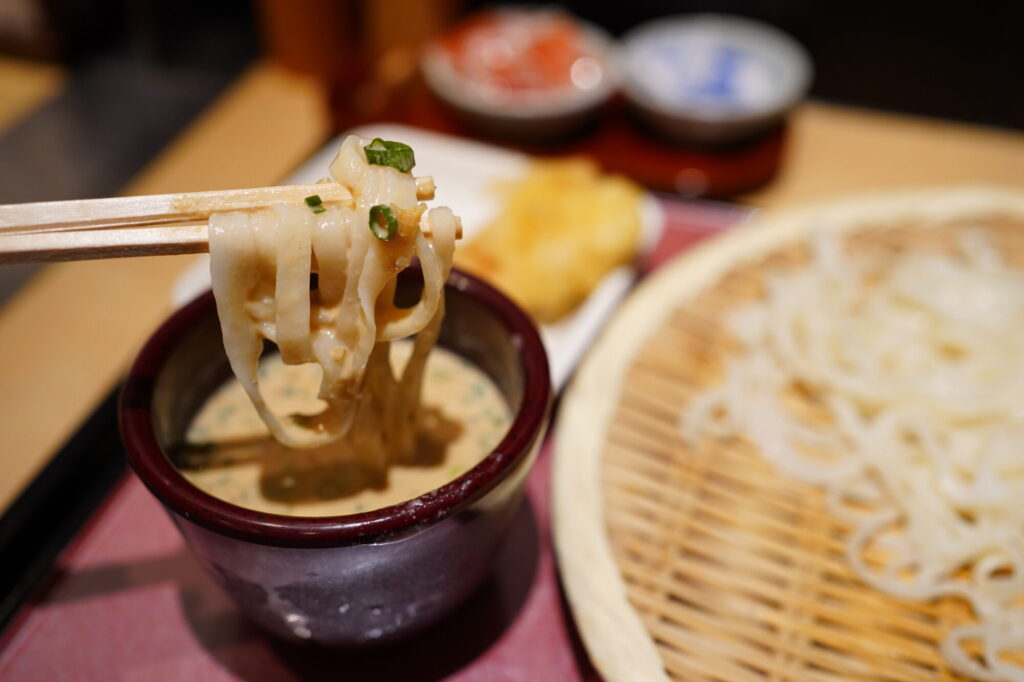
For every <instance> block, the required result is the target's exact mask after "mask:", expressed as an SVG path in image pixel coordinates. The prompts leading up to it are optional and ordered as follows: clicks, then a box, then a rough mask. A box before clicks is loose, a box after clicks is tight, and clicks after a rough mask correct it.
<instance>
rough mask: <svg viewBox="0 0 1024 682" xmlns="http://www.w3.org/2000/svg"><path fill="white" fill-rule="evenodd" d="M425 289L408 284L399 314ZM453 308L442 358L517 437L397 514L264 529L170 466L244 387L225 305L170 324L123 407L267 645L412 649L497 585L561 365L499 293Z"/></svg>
mask: <svg viewBox="0 0 1024 682" xmlns="http://www.w3.org/2000/svg"><path fill="white" fill-rule="evenodd" d="M410 270H411V269H410ZM419 281H420V278H419V277H418V273H411V274H410V273H409V271H406V272H403V273H402V276H400V278H399V293H398V296H399V300H401V298H402V297H403V296H406V297H415V296H416V295H417V293H418V289H419V287H420V286H421V284H420V283H419ZM445 296H446V306H447V313H446V315H445V319H444V324H443V327H442V331H441V336H440V339H439V345H440V346H442V347H444V348H446V349H447V350H449V351H452V352H454V353H456V354H458V355H460V356H462V357H463V358H465V359H466V360H468V361H470V362H471V363H473V364H474V365H476V366H477V367H479V368H480V369H481V370H483V371H484V373H486V374H487V375H488V376H489V377H490V378H491V380H492V381H493V382H494V383H495V385H496V386H497V387H498V389H499V390H500V391H501V393H502V395H503V396H504V398H505V399H506V401H507V402H508V405H509V407H510V410H511V412H512V415H513V421H512V423H511V426H510V427H509V430H508V432H507V433H506V434H505V436H504V438H503V439H502V440H501V442H500V443H499V444H498V445H497V446H496V447H495V448H494V449H493V450H492V451H491V452H490V453H489V454H488V455H487V456H486V457H485V458H484V459H483V460H482V461H481V462H480V463H479V464H478V465H477V466H475V467H474V468H472V469H470V470H469V471H467V472H466V473H465V474H463V475H461V476H459V477H458V478H456V479H454V480H452V481H451V482H449V483H447V484H446V485H444V486H442V487H441V488H439V489H436V490H433V491H430V492H428V493H426V494H424V495H421V496H420V497H417V498H415V499H412V500H409V501H407V502H404V503H401V504H397V505H394V506H390V507H385V508H382V509H377V510H372V511H368V512H364V513H359V514H352V515H347V516H334V517H298V516H283V515H276V514H265V513H260V512H256V511H253V510H250V509H245V508H242V507H238V506H235V505H232V504H229V503H227V502H224V501H222V500H220V499H217V498H215V497H212V496H210V495H208V494H206V493H204V492H202V491H201V490H199V489H198V488H196V487H194V486H193V485H192V484H190V483H189V482H188V481H187V480H186V479H185V478H184V477H183V476H182V475H181V473H179V471H178V470H177V469H176V468H175V466H174V465H173V464H172V462H171V459H170V458H169V457H168V453H169V452H173V450H174V449H175V447H177V446H178V445H179V444H180V443H181V442H182V440H183V438H184V435H185V432H186V430H187V429H188V426H189V423H190V422H191V420H192V418H193V417H194V416H195V414H196V413H197V412H198V410H199V409H200V408H201V407H202V405H203V403H204V401H205V400H206V399H207V398H208V397H209V396H210V394H211V393H212V392H213V391H214V390H215V389H216V388H217V387H219V386H220V385H221V384H223V382H224V381H226V380H227V379H228V378H230V376H231V374H230V369H229V367H228V362H227V358H226V357H225V355H224V349H223V346H222V341H221V334H220V326H219V323H218V320H217V313H216V309H215V305H214V300H213V295H212V294H211V293H207V294H204V295H203V296H200V297H199V298H197V299H196V300H195V301H193V302H192V303H191V304H189V305H187V306H185V307H184V308H182V309H181V310H179V311H178V312H176V313H175V314H174V315H173V316H172V317H171V318H170V319H169V320H167V322H165V323H164V324H163V326H161V327H160V328H159V329H158V330H157V331H156V333H155V334H153V336H152V337H151V338H150V339H149V341H148V342H147V343H146V345H145V347H144V348H143V349H142V351H141V353H140V354H139V356H138V358H137V359H136V361H135V363H134V365H133V366H132V368H131V371H130V373H129V376H128V380H127V382H126V384H125V387H124V391H123V393H122V396H121V404H120V427H121V436H122V439H123V441H124V444H125V448H126V450H127V452H128V458H129V461H130V463H131V466H132V468H133V469H134V470H135V472H136V474H137V475H138V476H139V478H140V479H142V482H143V483H145V485H146V486H147V487H148V488H149V490H150V491H151V492H152V493H153V494H154V495H155V496H156V497H157V498H158V499H159V500H160V502H162V503H163V505H164V507H165V508H166V509H167V511H168V512H169V514H170V516H171V518H172V520H173V521H174V523H175V524H176V525H177V527H178V530H179V531H180V532H181V534H182V537H183V538H184V539H185V542H186V543H187V545H188V546H189V548H190V549H191V551H192V553H193V554H194V555H195V557H196V558H197V559H198V560H199V562H200V563H201V564H202V566H203V567H204V568H205V569H206V570H207V571H208V572H209V574H210V575H211V576H212V577H213V578H214V580H216V581H217V582H218V583H219V584H220V585H221V586H222V587H223V588H224V589H225V590H226V591H227V592H228V594H230V595H231V596H232V597H233V598H234V600H235V602H236V603H237V604H238V607H239V609H241V610H242V611H243V612H244V613H245V614H246V615H247V616H249V617H250V618H251V619H252V620H254V621H255V622H256V623H258V624H259V625H261V626H262V627H264V628H265V629H267V630H268V631H270V632H272V633H275V634H277V635H280V636H281V637H283V638H286V639H289V640H292V641H311V642H316V643H318V644H322V645H326V646H358V645H360V644H365V643H368V642H383V641H387V640H393V639H397V638H399V637H401V636H403V635H407V634H411V633H413V632H415V631H417V630H421V629H423V628H425V627H427V626H428V625H430V624H431V623H434V622H436V621H437V620H439V619H440V618H441V617H443V616H444V615H446V614H447V613H449V612H450V611H452V610H453V609H454V608H455V607H456V606H457V605H459V604H460V603H461V602H462V601H464V600H465V599H466V598H467V597H468V596H469V595H470V594H471V593H472V592H473V591H474V589H476V587H477V586H478V585H479V584H480V583H481V582H482V580H483V578H484V577H485V576H486V575H487V573H488V571H489V570H490V568H491V566H492V564H493V560H494V558H495V555H496V553H497V551H498V549H499V548H500V546H501V543H502V541H503V539H504V537H505V535H506V531H507V530H508V529H509V527H510V525H511V523H512V521H513V519H514V517H515V515H516V512H517V511H518V509H519V506H520V504H521V502H522V498H523V487H524V486H523V484H524V482H525V479H526V475H527V473H528V472H529V469H530V466H531V465H532V464H533V461H534V460H535V458H536V454H537V450H538V448H539V445H540V443H541V440H542V437H543V434H544V430H545V428H546V425H547V420H548V414H549V410H550V407H551V399H552V389H551V382H550V378H549V375H548V363H547V357H546V355H545V352H544V347H543V345H542V344H541V340H540V337H539V335H538V333H537V330H536V328H535V327H534V325H533V323H532V322H531V321H530V320H529V318H528V317H527V316H526V315H525V314H524V313H523V312H522V311H520V310H519V309H518V308H517V307H516V306H515V305H514V304H513V303H512V302H511V301H510V300H509V299H508V298H506V297H505V296H504V295H502V294H501V293H499V292H498V291H497V290H495V289H494V288H493V287H491V286H489V285H488V284H485V283H484V282H482V281H480V280H479V279H476V278H474V277H471V276H469V275H466V274H464V273H461V272H458V271H454V272H452V274H451V277H450V278H449V280H448V284H447V285H446V288H445ZM452 416H453V417H457V415H452Z"/></svg>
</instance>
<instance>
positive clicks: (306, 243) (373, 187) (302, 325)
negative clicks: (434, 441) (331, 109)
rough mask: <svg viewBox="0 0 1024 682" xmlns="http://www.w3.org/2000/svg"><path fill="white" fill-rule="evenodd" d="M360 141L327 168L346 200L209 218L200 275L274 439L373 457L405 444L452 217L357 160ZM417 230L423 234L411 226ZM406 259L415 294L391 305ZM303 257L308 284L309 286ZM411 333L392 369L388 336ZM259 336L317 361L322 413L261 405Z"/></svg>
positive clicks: (287, 353) (379, 168)
mask: <svg viewBox="0 0 1024 682" xmlns="http://www.w3.org/2000/svg"><path fill="white" fill-rule="evenodd" d="M369 142H370V141H369V140H364V139H361V138H359V137H356V136H349V137H348V138H346V140H345V141H344V142H343V143H342V147H341V150H340V152H339V153H338V156H337V158H336V159H335V161H334V162H333V163H332V164H331V173H332V175H333V176H334V178H335V180H336V181H337V182H339V183H341V184H342V185H344V186H345V187H346V188H347V189H348V190H349V192H350V193H351V196H352V198H353V204H352V205H351V206H341V207H320V208H319V209H318V210H316V211H314V210H312V209H311V207H310V206H307V205H284V204H279V205H276V206H274V207H272V208H269V209H263V210H260V211H256V212H253V213H228V214H219V215H214V216H212V217H211V219H210V272H211V277H212V280H213V292H214V296H215V298H216V300H217V312H218V315H219V316H220V320H221V330H222V334H223V337H224V347H225V350H226V352H227V355H228V359H229V361H230V364H231V368H232V371H233V372H234V373H235V375H236V377H238V380H239V382H240V383H241V384H242V386H243V388H244V389H245V391H246V393H247V394H248V395H249V397H250V399H251V400H252V402H253V404H254V405H255V406H256V409H257V411H258V412H259V415H260V417H261V418H262V419H263V421H264V422H265V423H266V424H267V427H268V428H269V429H270V431H271V434H272V435H273V436H274V438H275V439H277V440H278V441H280V442H281V443H283V444H285V445H288V446H290V447H299V448H307V447H318V446H321V445H324V444H326V443H329V442H332V441H335V440H339V439H345V440H346V442H347V443H348V444H349V445H352V446H353V447H354V448H357V449H358V451H359V452H360V453H361V455H362V456H365V457H366V458H368V459H371V460H373V459H375V460H378V461H384V460H385V459H387V458H390V457H400V456H402V455H403V454H405V451H406V450H408V449H409V448H411V447H412V446H413V444H414V438H413V436H414V434H415V428H416V419H415V417H416V414H417V412H416V407H417V405H418V402H419V389H420V386H421V384H422V373H423V370H424V365H425V358H426V355H427V354H428V353H429V352H430V349H431V348H432V347H433V345H434V342H435V341H436V338H437V333H438V330H439V328H440V321H441V317H442V316H443V314H444V306H443V289H444V283H445V281H446V280H447V277H448V273H449V271H450V270H451V263H452V256H453V252H454V248H455V246H454V245H455V235H456V232H457V227H458V220H457V218H455V216H454V215H453V214H452V213H451V211H450V210H448V209H446V208H435V209H432V210H431V211H430V213H429V214H427V213H426V206H424V205H423V204H417V200H416V179H415V178H414V177H413V176H412V175H410V174H409V173H406V172H402V171H399V170H398V169H396V168H392V167H390V166H384V165H372V164H370V163H368V162H367V158H366V154H365V152H364V149H363V148H364V147H365V146H366V145H367V144H369ZM375 206H384V207H387V210H388V211H390V212H391V214H392V215H394V216H396V219H397V223H398V229H397V231H396V233H395V234H394V235H391V236H389V235H387V234H384V235H383V238H382V237H381V236H378V234H375V232H374V231H373V229H371V228H372V225H371V224H370V215H371V209H372V208H373V207H375ZM424 221H425V222H424ZM426 226H429V227H430V237H427V236H425V235H424V234H423V233H422V232H421V227H426ZM414 255H415V256H418V257H419V260H420V264H421V268H422V272H423V280H424V288H423V294H422V297H421V300H420V301H419V302H418V303H417V304H416V305H414V306H413V307H412V308H410V309H398V308H396V307H395V304H394V301H393V300H392V299H393V296H394V291H395V278H396V276H397V275H398V273H399V272H400V271H401V270H403V269H404V268H406V267H407V266H408V265H409V264H410V263H411V262H412V259H413V256H414ZM314 260H315V262H316V265H317V270H318V280H317V282H318V283H317V286H316V289H315V290H313V291H311V290H310V271H311V266H312V262H313V261H314ZM413 334H416V335H417V336H416V339H415V342H414V351H413V356H412V359H411V360H410V361H409V362H407V363H406V365H405V368H404V369H403V371H402V372H401V375H400V376H398V377H396V376H395V375H394V372H393V371H392V369H391V364H390V357H389V356H390V346H389V345H388V342H389V341H391V340H394V339H398V338H401V337H405V336H411V335H413ZM264 339H267V340H269V341H272V342H274V343H276V344H277V346H278V348H279V350H280V353H281V358H282V360H284V362H286V363H288V364H299V363H307V362H316V363H317V364H318V365H320V366H321V367H322V369H323V379H322V383H321V387H320V398H321V399H322V400H323V401H324V402H325V403H326V407H325V409H324V410H323V411H322V412H320V413H319V414H315V415H292V416H291V418H289V419H287V420H282V419H281V418H279V417H278V416H277V415H274V414H273V413H272V412H271V411H270V410H269V409H268V408H267V406H266V403H265V401H264V400H263V397H262V395H261V393H260V389H259V376H258V371H257V370H258V363H259V358H260V355H261V353H262V345H263V340H264ZM364 453H365V454H364Z"/></svg>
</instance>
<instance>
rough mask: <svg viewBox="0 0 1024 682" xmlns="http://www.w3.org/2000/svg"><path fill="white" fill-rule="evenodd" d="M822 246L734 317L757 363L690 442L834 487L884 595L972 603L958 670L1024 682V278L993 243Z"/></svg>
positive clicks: (864, 566) (692, 430)
mask: <svg viewBox="0 0 1024 682" xmlns="http://www.w3.org/2000/svg"><path fill="white" fill-rule="evenodd" d="M813 246H814V259H813V262H812V263H811V264H810V265H809V266H808V267H805V268H802V269H800V270H795V271H792V272H787V273H784V274H779V275H777V276H775V277H774V278H772V279H770V280H769V281H768V283H767V296H766V298H765V300H763V301H761V302H757V303H753V304H750V305H748V306H745V307H743V308H741V309H739V310H737V311H735V313H734V314H733V315H732V317H731V319H730V320H729V325H728V326H729V331H730V332H732V335H733V336H734V337H735V339H736V340H737V341H738V342H739V344H740V347H741V349H740V352H739V353H738V354H737V355H735V356H733V357H731V358H730V359H729V360H728V362H727V364H726V367H725V378H724V381H723V382H722V383H721V384H720V385H718V386H716V387H713V388H711V389H710V390H708V391H706V392H705V393H703V394H701V395H700V396H698V397H697V398H696V399H695V400H694V401H693V402H692V403H691V405H690V407H689V408H688V409H687V411H685V413H684V414H683V415H682V419H681V422H680V425H681V428H682V430H683V433H684V435H685V437H686V438H687V439H688V440H689V441H690V442H695V441H697V440H698V439H699V437H700V436H701V435H702V434H710V435H713V436H717V437H720V438H728V437H733V436H744V437H745V438H747V439H748V440H749V441H750V442H751V443H753V444H754V445H755V446H756V448H757V449H758V451H759V452H760V453H761V455H762V456H763V457H765V458H766V459H767V460H768V461H770V462H771V463H772V464H773V465H774V466H775V467H776V468H777V469H779V470H780V471H781V472H783V473H785V474H787V475H790V476H792V477H795V478H797V479H800V480H804V481H807V482H810V483H813V484H816V485H819V486H821V487H822V488H824V490H825V491H826V493H827V498H828V501H829V505H830V508H831V511H832V512H833V513H835V514H836V515H838V516H839V517H840V518H842V519H844V520H845V521H847V522H849V523H850V524H851V526H852V528H853V531H852V533H851V534H850V535H849V537H848V538H847V547H846V549H847V558H848V560H849V562H850V564H851V565H852V566H853V568H854V569H855V571H856V572H857V574H858V575H859V576H860V577H861V578H862V579H863V580H865V581H866V582H867V583H868V584H870V585H872V586H874V587H876V588H878V589H880V590H882V591H884V592H887V593H889V594H891V595H895V596H897V597H902V598H907V599H917V600H926V599H934V598H938V597H943V596H955V597H960V598H962V599H964V600H966V601H967V602H968V603H969V604H970V605H971V608H972V610H973V612H974V615H975V617H976V618H977V623H974V624H970V625H964V626H959V627H956V628H953V629H952V630H951V631H950V632H949V633H948V634H947V637H946V639H945V641H944V643H943V655H944V656H945V657H946V660H947V661H948V662H949V664H950V665H951V666H952V667H953V668H954V669H955V670H957V671H958V672H960V673H962V674H965V675H969V676H971V677H974V678H976V679H980V680H992V681H995V680H1024V668H1022V667H1021V665H1020V664H1019V660H1020V659H1019V658H1016V661H1018V662H1017V663H1015V662H1013V661H1011V660H1009V659H1008V658H1007V656H1008V655H1009V654H1011V653H1013V654H1017V655H1019V654H1020V652H1021V651H1024V503H1022V500H1024V356H1022V354H1021V351H1020V340H1021V339H1022V338H1024V273H1021V272H1019V271H1017V270H1014V269H1012V268H1009V267H1007V266H1006V265H1004V264H1003V262H1002V260H1001V257H1000V253H999V251H998V250H997V249H996V248H995V247H994V246H993V245H992V244H991V243H989V242H988V241H987V240H986V239H985V238H984V237H983V236H982V235H981V234H980V233H969V234H967V235H966V236H965V238H964V239H963V240H962V242H961V244H960V253H959V255H958V257H956V258H954V257H951V256H945V255H940V254H938V253H915V254H904V255H902V256H900V257H898V258H893V257H891V255H890V256H889V257H885V256H883V255H879V254H869V255H862V256H858V257H853V258H846V257H844V256H843V255H842V253H841V249H840V244H839V242H838V237H836V236H835V235H832V234H826V233H824V232H823V233H822V234H820V235H818V239H817V241H816V243H814V245H813ZM971 641H973V642H976V643H978V645H979V646H978V647H977V648H978V649H979V651H978V655H977V656H975V655H972V652H971V648H970V646H969V645H968V642H971Z"/></svg>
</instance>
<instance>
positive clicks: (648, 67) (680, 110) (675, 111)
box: [619, 14, 811, 145]
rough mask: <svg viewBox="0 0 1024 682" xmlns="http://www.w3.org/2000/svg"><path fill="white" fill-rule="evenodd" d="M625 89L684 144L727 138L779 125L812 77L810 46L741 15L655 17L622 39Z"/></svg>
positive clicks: (637, 107)
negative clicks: (807, 47) (804, 46)
mask: <svg viewBox="0 0 1024 682" xmlns="http://www.w3.org/2000/svg"><path fill="white" fill-rule="evenodd" d="M619 59H620V62H619V70H620V72H621V73H622V77H623V91H624V92H625V94H626V97H627V99H628V101H629V102H630V104H631V105H632V107H633V109H634V111H635V112H636V113H637V115H638V117H639V118H640V119H641V120H643V121H644V122H645V123H646V124H647V125H648V126H649V127H650V128H652V129H654V130H655V131H656V132H658V133H660V134H661V135H663V136H665V137H667V138H669V139H671V140H673V141H678V142H683V143H703V144H711V145H715V144H724V143H729V142H734V141H736V140H740V139H743V138H747V137H750V136H753V135H756V134H758V133H760V132H763V131H765V130H767V129H769V128H771V127H772V126H774V125H776V124H778V123H779V122H780V121H781V120H782V119H783V118H784V117H785V115H786V114H787V113H788V112H789V110H790V109H791V108H793V106H794V105H796V103H797V102H799V101H800V99H801V98H802V97H803V96H804V93H805V92H806V91H807V88H808V86H809V84H810V80H811V60H810V57H808V55H807V52H806V51H805V50H804V49H803V48H802V47H801V46H800V45H799V44H798V43H797V42H796V41H795V40H793V39H792V38H790V37H789V36H788V35H786V34H785V33H783V32H782V31H779V30H778V29H775V28H773V27H772V26H769V25H767V24H763V23H761V22H758V21H752V20H750V19H744V18H741V17H732V16H721V15H713V14H702V15H693V16H679V17H667V18H662V19H656V20H654V21H651V22H648V23H646V24H643V25H641V26H639V27H637V28H634V29H632V30H631V31H630V32H629V33H627V34H626V35H625V36H624V37H623V39H622V50H621V52H620V54H619Z"/></svg>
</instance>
